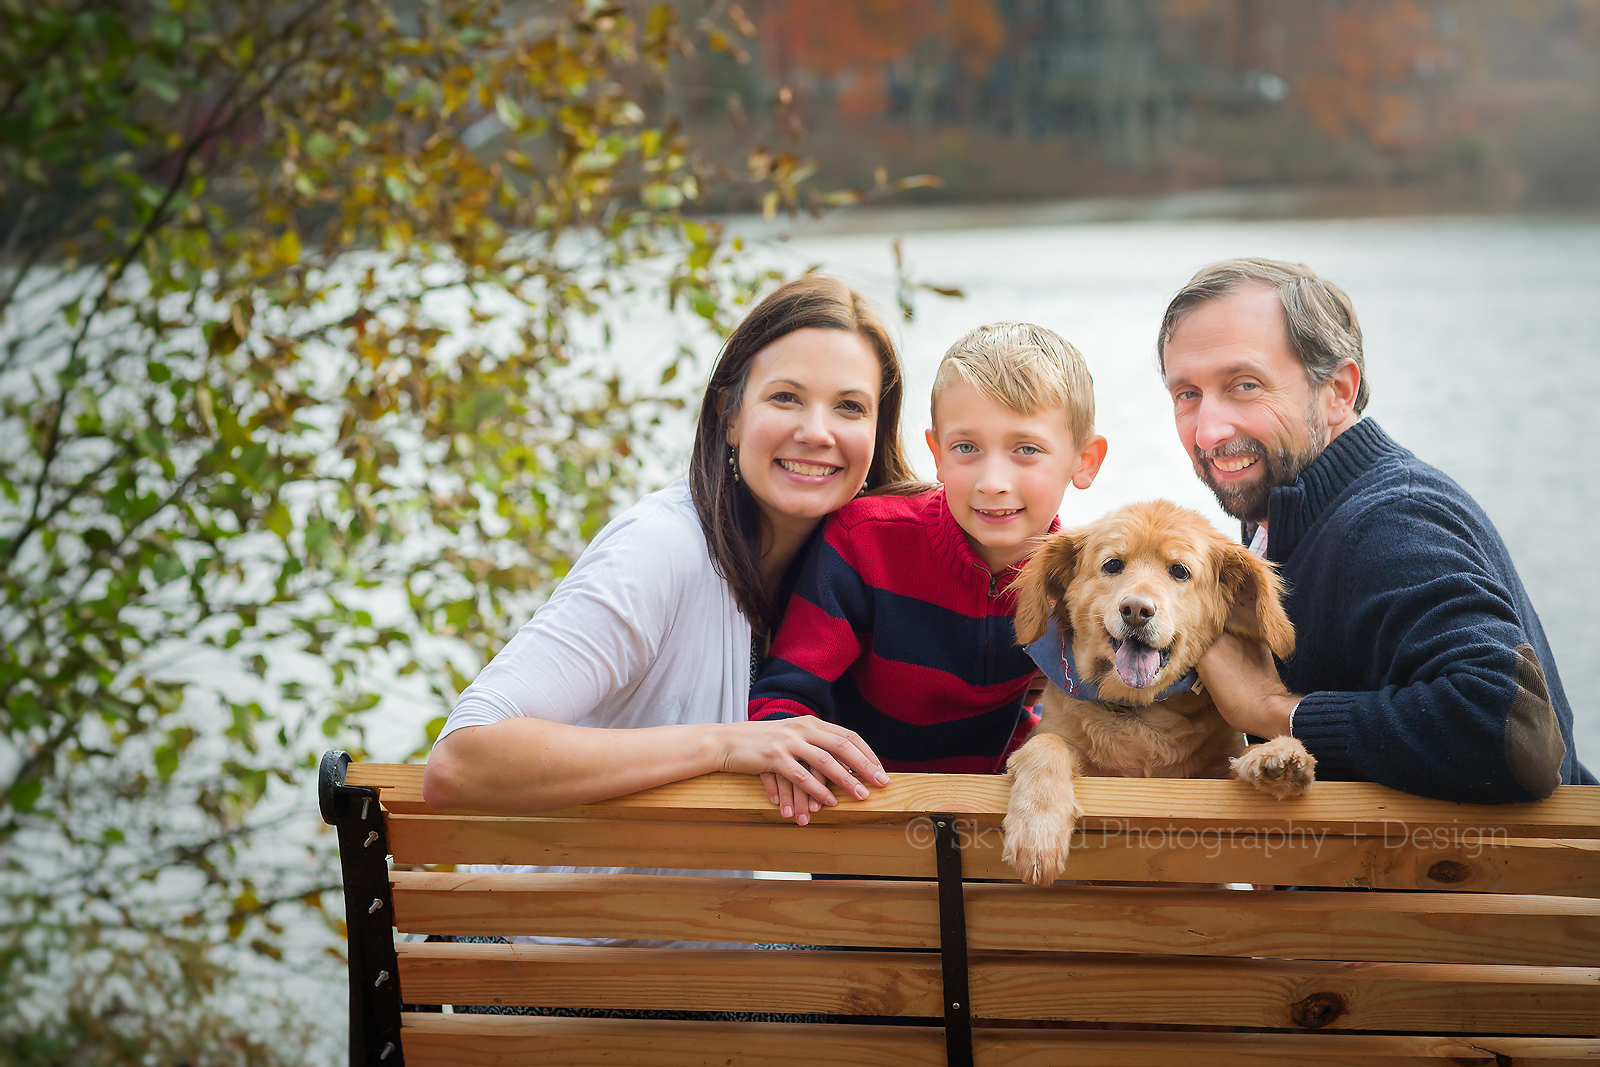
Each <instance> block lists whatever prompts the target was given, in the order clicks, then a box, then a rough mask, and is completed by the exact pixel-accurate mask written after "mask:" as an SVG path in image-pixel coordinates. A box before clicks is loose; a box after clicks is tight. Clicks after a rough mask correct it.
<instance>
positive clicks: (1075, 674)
mask: <svg viewBox="0 0 1600 1067" xmlns="http://www.w3.org/2000/svg"><path fill="white" fill-rule="evenodd" d="M1071 636H1072V635H1071V634H1070V633H1068V634H1063V633H1062V632H1061V628H1060V627H1059V626H1058V625H1057V624H1056V620H1055V617H1054V616H1052V617H1051V619H1050V625H1049V626H1048V627H1047V628H1046V629H1045V632H1044V636H1043V637H1041V638H1039V639H1038V640H1037V641H1034V642H1033V643H1032V644H1030V645H1028V646H1026V647H1027V651H1028V655H1030V656H1032V657H1033V662H1034V663H1035V664H1037V665H1038V667H1039V669H1040V670H1041V671H1043V672H1044V676H1045V677H1046V678H1048V679H1050V681H1052V682H1054V683H1055V686H1056V688H1057V689H1059V690H1061V691H1062V692H1063V693H1065V694H1067V696H1069V697H1072V698H1073V699H1074V700H1087V701H1089V702H1091V703H1094V704H1103V705H1105V706H1107V707H1109V708H1112V709H1113V710H1125V709H1128V708H1137V707H1142V706H1143V705H1141V704H1130V703H1128V702H1127V701H1125V700H1112V699H1111V698H1109V697H1103V696H1101V695H1100V691H1099V690H1098V689H1096V688H1095V685H1094V683H1093V682H1091V681H1089V680H1088V679H1087V678H1085V677H1084V676H1083V675H1082V674H1080V673H1079V671H1078V665H1077V664H1076V663H1075V662H1073V658H1072V641H1071V640H1070V638H1071ZM1199 680H1200V675H1199V674H1198V673H1197V672H1195V671H1193V670H1191V671H1190V672H1189V673H1188V674H1186V675H1184V676H1183V677H1182V678H1179V679H1178V680H1177V681H1176V682H1173V683H1172V684H1171V685H1169V686H1167V688H1165V689H1163V690H1162V691H1161V692H1159V693H1157V694H1156V696H1155V700H1153V701H1151V703H1155V702H1156V701H1161V700H1166V699H1167V698H1168V697H1175V696H1177V695H1178V694H1179V693H1187V692H1189V690H1191V689H1193V688H1195V686H1196V684H1197V683H1198V682H1199Z"/></svg>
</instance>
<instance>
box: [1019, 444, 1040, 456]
mask: <svg viewBox="0 0 1600 1067" xmlns="http://www.w3.org/2000/svg"><path fill="white" fill-rule="evenodd" d="M1017 451H1018V452H1021V453H1022V454H1023V455H1024V456H1037V455H1039V454H1040V453H1042V452H1043V451H1044V449H1042V448H1040V447H1039V446H1038V445H1023V446H1022V447H1021V448H1018V449H1017Z"/></svg>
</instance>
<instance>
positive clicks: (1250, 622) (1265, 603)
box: [1217, 544, 1294, 659]
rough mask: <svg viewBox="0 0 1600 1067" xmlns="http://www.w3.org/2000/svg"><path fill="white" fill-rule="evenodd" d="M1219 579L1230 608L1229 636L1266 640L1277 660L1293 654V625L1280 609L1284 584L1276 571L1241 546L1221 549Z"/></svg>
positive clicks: (1227, 627) (1226, 627)
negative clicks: (1231, 606) (1230, 604)
mask: <svg viewBox="0 0 1600 1067" xmlns="http://www.w3.org/2000/svg"><path fill="white" fill-rule="evenodd" d="M1217 573H1218V576H1219V578H1220V581H1221V583H1222V588H1223V590H1224V591H1225V592H1226V593H1227V594H1228V598H1229V600H1230V602H1231V603H1232V605H1233V608H1232V612H1231V614H1230V615H1229V616H1228V621H1227V624H1226V625H1225V626H1224V627H1223V629H1224V630H1226V631H1227V632H1228V633H1231V634H1236V635H1238V636H1239V637H1246V638H1249V639H1250V640H1252V641H1265V642H1266V643H1267V647H1268V648H1270V649H1272V653H1273V655H1275V656H1277V657H1278V658H1279V659H1288V658H1289V656H1290V655H1291V654H1293V652H1294V624H1293V623H1291V622H1290V621H1289V616H1288V615H1286V614H1285V613H1284V610H1283V581H1282V580H1281V579H1280V578H1279V577H1278V572H1277V570H1276V569H1275V568H1274V567H1273V566H1272V564H1270V563H1268V562H1267V561H1266V560H1264V559H1262V558H1261V557H1260V556H1258V555H1256V554H1255V553H1254V552H1251V551H1250V550H1249V549H1248V548H1245V547H1244V546H1243V545H1235V544H1230V545H1227V546H1226V547H1225V548H1224V549H1223V550H1222V564H1221V566H1220V567H1219V568H1218V571H1217Z"/></svg>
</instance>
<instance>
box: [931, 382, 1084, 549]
mask: <svg viewBox="0 0 1600 1067" xmlns="http://www.w3.org/2000/svg"><path fill="white" fill-rule="evenodd" d="M933 414H934V423H935V426H934V428H933V429H931V430H929V431H928V447H929V448H931V449H932V450H933V458H934V462H935V463H937V464H938V470H939V480H940V481H941V482H943V483H944V489H945V496H946V497H947V498H948V500H949V501H950V512H951V514H953V515H954V516H955V519H956V522H957V523H959V524H960V525H961V529H962V530H964V531H965V532H966V535H967V541H968V543H970V544H971V545H972V550H973V551H974V552H975V553H977V556H978V558H979V559H981V560H982V561H983V562H984V564H985V566H987V567H988V568H989V569H990V570H991V571H994V572H996V573H998V572H999V571H1000V570H1002V569H1004V568H1006V567H1010V566H1012V565H1014V564H1017V563H1020V562H1022V561H1023V560H1024V559H1027V558H1028V555H1029V553H1031V552H1032V551H1033V547H1034V539H1035V538H1036V537H1038V536H1039V535H1040V534H1043V533H1044V532H1046V531H1047V530H1049V529H1050V520H1052V519H1053V518H1055V515H1056V512H1057V511H1059V510H1060V509H1061V497H1062V495H1063V494H1064V493H1065V492H1066V491H1067V485H1068V483H1071V484H1073V485H1076V486H1077V487H1078V488H1079V489H1087V488H1089V485H1090V484H1091V483H1092V482H1093V481H1094V476H1095V474H1096V473H1098V472H1099V470H1100V462H1101V460H1103V459H1104V458H1105V454H1106V441H1105V438H1103V437H1094V438H1092V439H1091V440H1089V441H1087V442H1084V443H1083V444H1081V445H1080V444H1079V443H1078V442H1075V441H1073V439H1072V433H1071V432H1070V431H1069V430H1068V429H1067V416H1066V412H1064V411H1061V410H1059V409H1056V410H1049V411H1040V412H1035V413H1034V414H1031V415H1019V414H1017V413H1016V412H1015V411H1012V410H1011V409H1010V408H1007V407H1005V406H1004V405H1002V404H1000V403H997V402H996V401H994V400H991V399H989V398H988V397H986V396H984V395H983V394H982V393H980V392H978V390H976V389H974V388H973V387H972V386H971V385H970V384H968V383H967V382H966V381H963V380H962V379H960V378H957V379H956V380H955V381H953V382H951V383H950V384H949V385H947V386H945V388H944V391H943V392H941V393H940V394H939V399H938V401H937V402H936V403H935V404H934V413H933Z"/></svg>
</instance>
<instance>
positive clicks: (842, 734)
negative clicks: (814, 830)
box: [717, 715, 889, 826]
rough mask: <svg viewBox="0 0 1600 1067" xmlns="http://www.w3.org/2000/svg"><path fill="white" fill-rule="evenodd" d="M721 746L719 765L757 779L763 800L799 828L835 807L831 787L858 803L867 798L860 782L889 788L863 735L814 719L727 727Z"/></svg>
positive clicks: (801, 718)
mask: <svg viewBox="0 0 1600 1067" xmlns="http://www.w3.org/2000/svg"><path fill="white" fill-rule="evenodd" d="M720 743H721V745H722V752H721V754H720V758H719V759H718V761H717V766H719V767H720V768H721V769H722V770H725V771H737V772H739V773H741V774H759V775H760V776H761V784H762V786H763V787H764V788H765V789H766V792H767V799H768V800H770V801H772V803H773V804H775V805H777V807H778V810H779V811H780V812H781V813H782V814H783V817H784V818H785V819H793V820H794V821H795V822H797V823H799V824H800V825H801V826H804V825H805V824H806V823H808V822H810V821H811V815H812V813H814V812H817V811H820V810H821V809H822V807H823V806H824V805H826V806H829V807H831V806H833V805H834V804H837V803H838V802H839V801H838V799H837V798H836V797H835V796H834V795H833V793H832V791H830V790H829V788H828V783H829V782H833V783H834V784H835V785H836V786H838V787H839V788H840V789H842V790H843V791H844V792H845V793H846V794H848V795H849V796H851V797H854V798H855V799H856V800H865V799H867V797H868V796H870V795H871V794H870V793H868V792H867V787H866V786H865V785H863V784H862V781H865V782H867V783H869V784H871V785H874V786H883V785H888V784H889V776H888V775H887V774H885V773H884V770H883V763H882V761H881V760H879V759H878V757H877V756H876V755H875V754H874V753H873V751H872V748H871V747H870V746H869V745H868V744H867V743H866V742H865V741H863V740H862V739H861V735H859V734H857V733H856V732H855V731H854V730H846V729H845V728H844V727H842V726H835V725H834V724H833V723H831V722H824V721H823V720H821V719H819V718H817V717H816V716H814V715H797V716H795V717H794V718H792V719H770V720H767V721H765V722H741V723H731V724H729V725H728V726H727V727H726V728H725V729H724V730H723V731H722V733H721V742H720Z"/></svg>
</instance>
